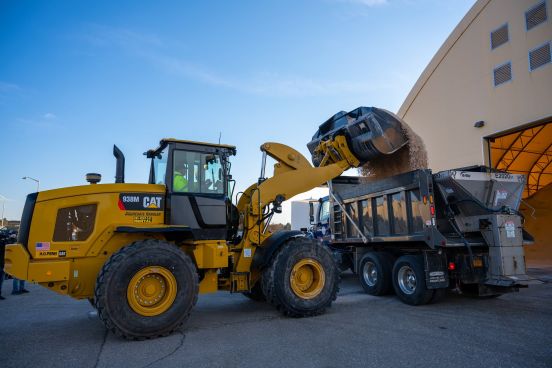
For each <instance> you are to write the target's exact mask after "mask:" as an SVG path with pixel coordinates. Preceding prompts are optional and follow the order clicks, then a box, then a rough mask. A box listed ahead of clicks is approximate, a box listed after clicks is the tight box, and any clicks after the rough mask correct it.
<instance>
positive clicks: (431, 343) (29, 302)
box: [0, 268, 552, 368]
mask: <svg viewBox="0 0 552 368" xmlns="http://www.w3.org/2000/svg"><path fill="white" fill-rule="evenodd" d="M530 271H531V274H532V275H533V276H534V277H537V278H540V279H542V280H545V281H546V283H543V284H540V285H535V286H532V287H531V288H529V289H524V290H522V291H521V292H519V293H515V294H509V295H504V296H502V297H500V298H498V299H487V300H480V299H470V298H467V297H462V296H456V295H449V296H448V298H447V299H446V300H445V301H443V302H441V303H439V304H435V305H428V306H422V307H411V306H407V305H404V304H402V303H401V302H399V301H398V299H397V298H395V297H393V296H389V297H379V298H378V297H372V296H368V295H366V294H364V293H362V291H361V287H360V286H359V284H358V282H357V281H356V278H355V277H354V276H353V275H352V274H348V275H345V277H344V281H343V283H342V287H341V289H342V290H341V292H340V296H339V298H338V299H337V301H336V302H335V304H334V306H333V307H332V308H331V309H330V310H329V311H328V313H327V314H325V315H323V316H319V317H316V318H307V319H290V318H285V317H282V316H280V315H279V314H278V313H277V312H276V311H275V310H273V309H272V308H271V307H270V306H268V305H266V304H264V303H256V302H253V301H249V300H248V299H246V298H244V297H243V296H241V295H230V294H225V293H219V294H216V295H208V296H201V297H200V301H199V303H198V305H197V307H196V309H195V311H194V313H192V317H191V319H190V321H189V322H188V324H187V326H186V328H185V329H184V331H183V332H182V333H178V334H174V335H172V336H169V337H167V338H163V339H157V340H153V341H143V342H128V341H123V340H120V339H118V338H116V337H114V336H113V335H111V334H106V332H105V330H104V328H103V326H102V325H101V323H100V321H99V320H98V319H97V317H96V316H94V315H93V313H91V312H92V308H91V307H90V305H89V304H88V302H86V301H75V300H72V299H70V298H67V297H63V296H59V295H57V294H54V293H52V292H49V291H48V290H46V289H43V288H41V287H38V286H35V285H29V289H30V290H31V293H30V294H27V295H21V296H11V295H9V292H10V291H11V282H7V283H5V284H4V295H7V300H4V301H1V302H0V341H1V342H0V367H3V368H8V367H41V368H43V367H76V366H79V367H81V366H82V367H248V366H250V367H263V368H266V367H352V366H359V367H406V366H408V367H437V366H438V367H485V368H490V367H501V368H502V367H532V368H536V367H552V335H551V333H552V283H551V282H552V268H542V269H532V270H530Z"/></svg>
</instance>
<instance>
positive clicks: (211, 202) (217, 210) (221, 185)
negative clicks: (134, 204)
mask: <svg viewBox="0 0 552 368" xmlns="http://www.w3.org/2000/svg"><path fill="white" fill-rule="evenodd" d="M171 158H172V160H170V161H172V162H171V163H172V165H171V164H169V165H168V167H169V168H171V167H172V170H171V171H168V172H167V176H168V177H169V176H170V179H169V180H168V181H170V183H169V196H170V200H169V203H170V214H169V218H170V223H171V224H174V225H187V226H189V227H190V228H191V229H192V232H193V234H194V238H195V239H202V240H207V239H225V238H226V228H227V227H226V206H227V204H226V200H225V199H226V196H227V194H226V184H225V181H226V180H225V178H224V168H223V162H224V161H223V157H222V156H221V154H220V153H217V152H216V150H214V149H212V150H210V151H209V150H205V151H203V152H200V151H190V150H184V149H178V148H175V149H173V150H172V157H171Z"/></svg>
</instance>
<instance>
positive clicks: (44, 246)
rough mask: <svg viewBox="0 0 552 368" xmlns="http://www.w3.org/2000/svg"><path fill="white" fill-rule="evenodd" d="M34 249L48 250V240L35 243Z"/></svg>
mask: <svg viewBox="0 0 552 368" xmlns="http://www.w3.org/2000/svg"><path fill="white" fill-rule="evenodd" d="M36 250H37V251H39V250H50V243H49V242H38V243H36Z"/></svg>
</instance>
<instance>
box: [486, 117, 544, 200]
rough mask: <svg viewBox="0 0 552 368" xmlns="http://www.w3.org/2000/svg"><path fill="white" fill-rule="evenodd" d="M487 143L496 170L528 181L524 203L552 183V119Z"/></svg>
mask: <svg viewBox="0 0 552 368" xmlns="http://www.w3.org/2000/svg"><path fill="white" fill-rule="evenodd" d="M487 140H488V147H489V157H490V160H489V161H490V163H491V167H492V168H495V169H498V170H501V171H507V172H510V173H512V174H524V175H525V177H526V178H527V185H526V187H525V191H524V193H523V198H524V199H525V198H529V197H531V196H533V195H535V194H536V193H537V192H538V191H539V190H541V189H543V188H545V187H546V186H547V185H549V184H551V183H552V150H551V148H552V119H550V120H549V121H547V122H544V123H541V124H538V125H533V126H529V127H526V128H523V129H519V130H517V131H513V132H512V131H510V132H508V133H505V134H504V133H503V134H501V135H496V136H492V137H487Z"/></svg>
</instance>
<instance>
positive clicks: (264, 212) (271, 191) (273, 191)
mask: <svg viewBox="0 0 552 368" xmlns="http://www.w3.org/2000/svg"><path fill="white" fill-rule="evenodd" d="M317 150H318V151H319V153H320V155H321V157H323V159H322V162H321V164H320V165H319V166H318V167H314V166H312V165H311V163H310V162H309V161H308V160H307V159H306V158H305V157H304V156H303V155H302V154H301V153H299V152H298V151H296V150H294V149H293V148H291V147H288V146H286V145H284V144H280V143H273V142H269V143H265V144H263V145H262V146H261V151H262V152H263V154H266V155H268V156H270V157H272V158H273V159H275V160H276V161H277V162H276V164H275V165H274V175H273V176H272V177H270V178H267V179H264V178H261V179H260V180H259V183H255V184H253V185H251V186H250V187H249V188H248V189H247V190H245V192H244V193H243V195H242V196H241V198H240V200H239V202H238V206H237V207H238V210H239V212H240V213H241V214H242V216H243V229H244V230H243V237H242V240H241V242H240V244H238V245H237V246H236V251H237V252H239V256H238V257H237V260H236V264H235V266H236V271H237V272H247V271H249V269H250V265H251V260H252V257H253V255H254V252H255V248H256V247H257V246H262V244H263V242H264V240H265V239H267V238H268V237H269V236H270V235H271V233H270V232H269V231H268V230H267V228H266V227H267V226H265V225H267V223H268V221H269V218H270V217H271V215H272V214H273V213H274V212H278V210H279V207H280V205H281V202H283V201H284V200H287V199H289V198H291V197H293V196H295V195H297V194H300V193H303V192H305V191H308V190H310V189H312V188H315V187H317V186H319V185H322V184H323V183H325V182H327V181H329V180H331V179H333V178H335V177H337V176H339V175H341V174H342V173H343V172H344V171H345V170H347V169H349V168H351V167H358V166H359V165H360V164H361V163H360V161H359V160H358V159H357V158H356V157H355V156H354V155H353V154H352V153H351V151H350V150H349V147H348V146H347V142H346V139H345V138H344V137H343V136H337V137H336V138H335V139H333V140H329V141H324V142H321V143H320V145H319V146H318V147H317Z"/></svg>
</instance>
